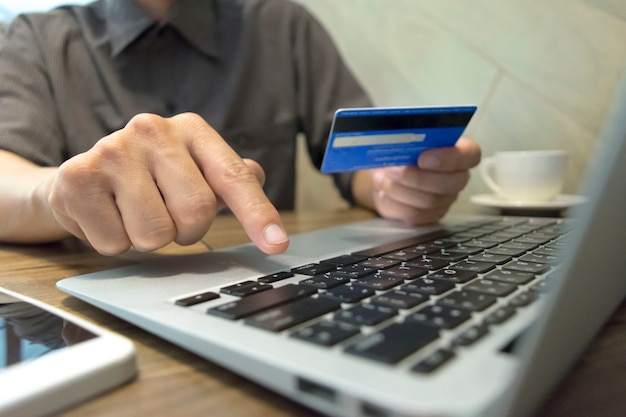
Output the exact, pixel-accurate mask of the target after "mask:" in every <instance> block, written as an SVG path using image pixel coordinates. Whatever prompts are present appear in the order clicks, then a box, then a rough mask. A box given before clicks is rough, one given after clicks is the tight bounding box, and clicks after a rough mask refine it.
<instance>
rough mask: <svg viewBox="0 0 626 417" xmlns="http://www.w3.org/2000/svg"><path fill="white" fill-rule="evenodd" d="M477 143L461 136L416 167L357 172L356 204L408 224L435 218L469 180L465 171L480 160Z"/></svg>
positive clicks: (433, 151) (431, 152)
mask: <svg viewBox="0 0 626 417" xmlns="http://www.w3.org/2000/svg"><path fill="white" fill-rule="evenodd" d="M480 156H481V151H480V147H479V146H478V144H476V143H475V142H473V141H472V140H470V139H468V138H465V137H461V138H460V139H459V140H458V141H457V144H456V146H454V147H448V148H437V149H431V150H428V151H426V152H424V153H423V154H422V155H420V157H419V159H418V161H417V166H400V167H389V168H379V169H373V170H367V171H359V172H357V173H356V174H355V177H354V182H353V186H352V187H353V192H354V196H355V198H356V200H357V202H358V203H360V204H362V205H363V206H365V207H369V208H373V209H375V210H376V211H377V212H378V213H379V214H380V215H381V216H383V217H387V218H391V219H399V220H403V221H404V222H406V223H408V224H410V225H423V224H429V223H434V222H436V221H438V220H439V219H440V218H441V217H443V215H444V214H446V212H447V211H448V210H449V208H450V206H451V205H452V203H453V202H454V201H455V200H456V198H457V196H458V194H459V192H460V191H461V190H462V189H463V188H464V187H465V186H466V185H467V182H468V181H469V170H470V168H473V167H475V166H476V165H478V163H479V162H480Z"/></svg>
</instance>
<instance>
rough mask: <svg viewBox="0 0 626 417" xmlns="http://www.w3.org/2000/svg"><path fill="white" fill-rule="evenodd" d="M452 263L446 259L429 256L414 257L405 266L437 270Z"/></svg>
mask: <svg viewBox="0 0 626 417" xmlns="http://www.w3.org/2000/svg"><path fill="white" fill-rule="evenodd" d="M449 264H450V263H449V262H448V261H446V260H445V259H435V258H429V257H423V258H419V259H413V260H412V261H411V262H407V263H406V264H405V266H406V267H407V268H411V267H413V268H420V269H422V270H424V269H426V270H427V271H435V270H437V269H441V268H445V267H446V266H448V265H449Z"/></svg>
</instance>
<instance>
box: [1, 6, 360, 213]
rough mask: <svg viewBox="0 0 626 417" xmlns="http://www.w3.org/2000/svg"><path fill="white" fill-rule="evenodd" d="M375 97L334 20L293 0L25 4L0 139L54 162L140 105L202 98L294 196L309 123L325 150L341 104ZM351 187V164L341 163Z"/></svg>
mask: <svg viewBox="0 0 626 417" xmlns="http://www.w3.org/2000/svg"><path fill="white" fill-rule="evenodd" d="M368 105H370V100H369V98H368V97H367V95H366V93H365V92H364V91H363V89H362V88H361V87H360V86H359V85H358V83H357V81H356V80H355V79H354V77H353V76H352V74H351V73H350V71H349V70H348V69H347V68H346V66H345V65H344V63H343V62H342V60H341V57H340V56H339V54H338V52H337V50H336V48H335V46H334V45H333V43H332V41H331V39H330V38H329V36H328V35H327V33H326V32H325V30H324V29H323V28H322V26H321V25H320V24H319V23H318V22H317V21H316V20H315V19H314V18H313V17H312V16H311V15H310V14H309V13H308V12H307V11H306V10H305V9H304V8H303V7H302V6H300V5H297V4H294V3H291V2H289V1H287V0H181V1H180V2H179V4H178V5H177V6H176V8H175V9H174V10H173V12H172V13H171V15H170V17H169V19H168V20H167V22H156V21H155V20H154V19H152V18H151V17H150V16H149V15H147V14H146V13H145V12H144V11H143V10H142V9H141V8H139V7H138V6H137V5H136V4H135V3H134V2H132V1H129V0H100V1H95V2H93V3H90V4H88V5H86V6H65V7H61V8H58V9H55V10H53V11H50V12H48V13H39V14H26V15H21V16H18V17H16V18H15V19H14V20H13V22H12V23H11V25H10V27H9V28H8V31H7V41H6V44H5V45H4V46H3V47H2V48H0V148H2V149H6V150H10V151H12V152H15V153H17V154H19V155H22V156H24V157H25V158H27V159H29V160H32V161H34V162H35V163H37V164H40V165H43V166H58V165H60V164H61V163H62V162H63V161H64V160H66V159H68V158H70V157H72V156H73V155H76V154H78V153H81V152H84V151H86V150H88V149H89V148H91V147H92V146H93V145H94V144H95V142H96V141H98V140H99V139H100V138H102V137H104V136H106V135H108V134H110V133H111V132H113V131H116V130H118V129H120V128H122V127H124V126H125V124H126V123H127V122H128V121H129V120H130V119H131V118H132V117H133V116H134V115H136V114H138V113H144V112H149V113H155V114H159V115H162V116H171V115H174V114H177V113H181V112H187V111H190V112H194V113H198V114H199V115H201V116H202V117H203V118H204V119H205V120H206V121H207V122H208V123H209V124H211V125H212V126H213V127H214V128H215V129H216V130H217V131H218V132H219V133H220V134H221V135H222V136H223V137H224V138H225V139H226V140H227V141H228V143H229V144H230V145H231V146H232V147H233V148H234V149H235V151H237V152H238V153H239V154H240V155H241V156H243V157H247V158H252V159H254V160H256V161H257V162H259V163H260V164H261V165H262V166H263V167H264V169H265V171H266V176H267V179H266V187H265V189H266V192H267V194H268V196H269V197H270V199H271V200H272V202H273V203H274V204H275V205H276V206H277V207H278V208H279V209H291V208H293V204H294V200H295V166H294V165H295V145H296V141H295V138H296V135H297V133H299V132H302V133H304V134H305V136H306V138H307V145H308V150H309V153H310V156H311V158H312V161H313V163H314V164H315V165H317V166H318V167H319V166H320V164H321V160H322V156H323V153H324V149H325V145H326V141H327V135H328V131H329V128H330V123H331V120H332V115H333V113H334V111H335V110H336V109H337V108H340V107H362V106H368ZM335 181H336V183H337V184H338V186H339V189H340V191H341V192H342V195H343V196H344V197H345V198H346V199H348V200H351V195H350V187H349V184H350V181H351V176H350V175H346V174H343V175H337V176H336V177H335Z"/></svg>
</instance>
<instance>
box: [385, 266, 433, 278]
mask: <svg viewBox="0 0 626 417" xmlns="http://www.w3.org/2000/svg"><path fill="white" fill-rule="evenodd" d="M383 272H384V274H385V275H394V276H397V277H400V278H402V279H405V280H407V281H409V280H412V279H415V278H418V277H421V276H423V275H426V274H428V269H426V268H421V267H417V266H413V265H408V264H407V265H398V266H394V267H393V268H389V269H385V270H384V271H383Z"/></svg>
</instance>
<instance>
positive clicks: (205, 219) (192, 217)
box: [176, 194, 217, 229]
mask: <svg viewBox="0 0 626 417" xmlns="http://www.w3.org/2000/svg"><path fill="white" fill-rule="evenodd" d="M216 213H217V201H216V200H215V199H214V198H213V199H212V198H209V197H208V196H203V195H200V194H194V195H192V196H189V197H187V198H186V199H185V204H184V205H183V208H182V209H181V213H180V214H179V216H178V219H177V221H176V223H177V225H178V228H179V229H190V228H196V227H203V226H204V225H205V224H207V223H209V222H210V221H211V220H212V219H213V217H215V215H216Z"/></svg>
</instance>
